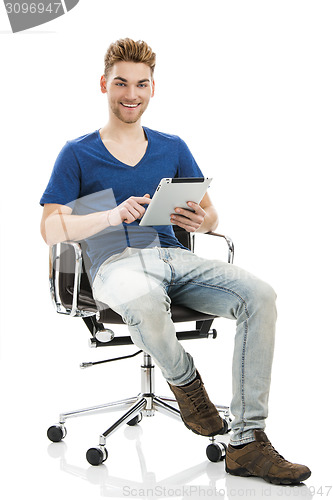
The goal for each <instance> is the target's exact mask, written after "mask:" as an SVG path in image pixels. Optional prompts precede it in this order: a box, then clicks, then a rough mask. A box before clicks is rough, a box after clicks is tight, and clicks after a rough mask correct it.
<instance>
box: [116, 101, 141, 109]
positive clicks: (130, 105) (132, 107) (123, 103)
mask: <svg viewBox="0 0 333 500" xmlns="http://www.w3.org/2000/svg"><path fill="white" fill-rule="evenodd" d="M120 104H121V105H122V106H123V107H124V108H127V109H136V108H138V107H139V106H140V103H136V104H126V103H125V102H121V103H120Z"/></svg>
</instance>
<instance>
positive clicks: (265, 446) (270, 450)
mask: <svg viewBox="0 0 333 500" xmlns="http://www.w3.org/2000/svg"><path fill="white" fill-rule="evenodd" d="M261 446H262V448H263V449H264V450H265V451H266V453H267V454H268V455H270V456H271V457H272V458H273V459H274V461H275V463H277V464H281V463H282V462H286V459H285V458H284V457H283V456H282V455H280V453H278V452H277V451H276V449H275V448H274V446H273V445H272V443H271V442H270V441H267V442H262V443H261Z"/></svg>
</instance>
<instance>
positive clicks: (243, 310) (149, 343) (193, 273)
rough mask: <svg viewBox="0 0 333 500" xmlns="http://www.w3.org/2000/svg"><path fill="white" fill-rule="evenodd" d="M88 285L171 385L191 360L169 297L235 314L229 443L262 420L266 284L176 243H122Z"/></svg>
mask: <svg viewBox="0 0 333 500" xmlns="http://www.w3.org/2000/svg"><path fill="white" fill-rule="evenodd" d="M93 293H94V297H95V299H97V300H98V301H101V302H103V303H105V304H107V305H108V306H109V307H110V308H111V309H113V310H114V311H116V312H117V313H119V314H120V315H121V316H122V318H123V320H124V322H125V323H126V324H127V325H128V328H129V332H130V335H131V338H132V340H133V342H134V344H135V345H137V346H138V347H139V348H140V349H142V350H144V351H145V352H147V353H148V354H150V355H151V356H152V358H153V359H154V361H155V363H156V364H157V365H158V366H159V367H160V369H161V371H162V374H163V376H164V377H165V379H166V380H167V381H168V382H169V383H170V384H173V385H184V384H187V383H188V382H191V380H193V379H194V377H195V365H194V361H193V358H192V356H191V355H190V354H189V353H187V352H186V351H185V350H184V348H183V346H182V345H181V343H180V342H179V341H178V339H177V337H176V331H175V327H174V325H173V323H172V320H171V314H170V303H171V300H172V302H173V303H175V304H181V305H184V306H187V307H190V308H192V309H195V310H197V311H200V312H204V313H208V314H214V315H217V316H222V317H225V318H230V319H234V320H235V321H236V335H235V345H234V354H233V364H232V401H231V405H230V410H231V413H232V415H233V417H234V418H233V421H232V423H231V430H232V436H231V443H233V444H243V443H247V442H250V441H253V440H254V436H253V430H254V429H264V428H265V419H266V418H267V414H268V395H269V388H270V380H271V367H272V359H273V351H274V335H275V323H276V308H275V299H276V295H275V292H274V290H273V289H272V288H271V286H270V285H268V284H267V283H265V282H263V281H261V280H259V279H258V278H256V277H255V276H253V275H252V274H250V273H248V272H247V271H245V270H243V269H241V268H239V267H237V266H235V265H232V264H228V263H225V262H223V261H220V260H207V259H203V258H201V257H198V256H197V255H195V254H193V253H192V252H190V251H188V250H184V249H182V248H160V247H154V248H146V249H142V250H141V249H136V248H127V249H126V250H124V251H123V252H122V253H120V254H117V255H113V256H112V257H110V258H109V259H107V260H106V261H105V262H104V263H103V264H102V265H101V267H100V268H99V270H98V272H97V275H96V277H95V279H94V283H93Z"/></svg>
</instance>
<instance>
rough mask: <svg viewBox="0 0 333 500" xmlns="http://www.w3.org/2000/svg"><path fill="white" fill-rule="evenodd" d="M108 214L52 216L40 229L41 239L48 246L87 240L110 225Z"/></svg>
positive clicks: (56, 214) (57, 214) (58, 214)
mask: <svg viewBox="0 0 333 500" xmlns="http://www.w3.org/2000/svg"><path fill="white" fill-rule="evenodd" d="M108 213H109V212H108V211H106V212H96V213H92V214H88V215H71V214H63V213H55V214H52V215H50V216H49V217H48V218H47V219H46V220H45V222H44V223H43V225H44V227H42V228H41V231H42V235H43V238H44V240H45V242H46V243H47V244H48V245H50V246H52V245H54V244H56V243H60V242H62V241H70V240H71V241H79V240H83V239H85V238H89V236H93V235H94V234H97V233H99V232H100V231H103V229H106V228H107V227H108V226H109V225H110V224H109V220H108Z"/></svg>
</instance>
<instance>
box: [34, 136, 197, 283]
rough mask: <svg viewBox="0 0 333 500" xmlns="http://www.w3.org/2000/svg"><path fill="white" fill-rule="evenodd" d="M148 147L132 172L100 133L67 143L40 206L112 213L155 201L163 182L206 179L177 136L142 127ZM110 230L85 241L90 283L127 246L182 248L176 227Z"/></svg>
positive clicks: (135, 226) (134, 225)
mask: <svg viewBox="0 0 333 500" xmlns="http://www.w3.org/2000/svg"><path fill="white" fill-rule="evenodd" d="M143 130H144V132H145V135H146V138H147V140H148V145H147V149H146V152H145V154H144V156H143V157H142V158H141V160H140V161H139V163H137V164H136V165H135V166H134V167H131V166H129V165H126V164H125V163H122V162H121V161H119V160H118V159H117V158H115V157H114V156H113V155H112V154H111V153H110V152H109V151H108V149H107V148H106V147H105V145H104V143H103V141H102V139H101V136H100V133H99V130H96V131H95V132H93V133H91V134H87V135H84V136H82V137H79V138H77V139H74V140H72V141H68V142H67V143H66V144H65V146H64V147H63V149H62V150H61V151H60V153H59V155H58V158H57V160H56V162H55V165H54V168H53V172H52V175H51V178H50V181H49V183H48V185H47V188H46V190H45V191H44V194H43V196H42V198H41V200H40V204H41V205H44V204H45V203H59V204H61V205H68V206H70V207H71V208H72V209H73V212H72V213H73V214H76V215H85V214H89V213H93V212H99V211H104V210H110V209H112V208H114V207H116V206H117V205H119V204H120V203H122V202H123V201H125V200H126V199H127V198H129V197H130V196H144V195H145V194H146V193H149V194H150V196H151V197H152V196H153V194H154V192H155V190H156V188H157V186H158V184H159V182H160V180H161V179H162V178H163V177H203V174H202V172H201V170H200V168H199V167H198V165H197V164H196V162H195V160H194V158H193V156H192V154H191V152H190V150H189V149H188V147H187V145H186V144H185V142H184V141H183V140H182V139H180V138H179V137H177V136H175V135H169V134H164V133H161V132H157V131H154V130H151V129H149V128H147V127H143ZM139 222H140V221H139V220H136V221H134V222H132V223H131V224H126V223H123V224H120V225H118V226H110V227H108V228H107V229H105V230H103V231H100V232H99V233H97V234H95V235H94V236H92V237H90V238H87V239H86V243H87V254H88V257H89V259H90V261H91V263H92V267H91V269H90V274H91V277H92V280H93V279H94V277H95V275H96V272H97V270H98V268H99V267H100V265H101V264H102V263H103V262H104V261H105V260H106V259H108V257H110V256H111V255H113V254H116V253H120V252H122V251H123V250H125V249H126V248H127V247H129V246H130V247H135V248H149V247H154V246H161V247H176V246H178V247H182V245H181V244H180V243H179V241H178V240H177V238H176V237H175V234H174V231H173V228H172V225H169V226H147V227H144V226H142V227H141V226H139Z"/></svg>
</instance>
